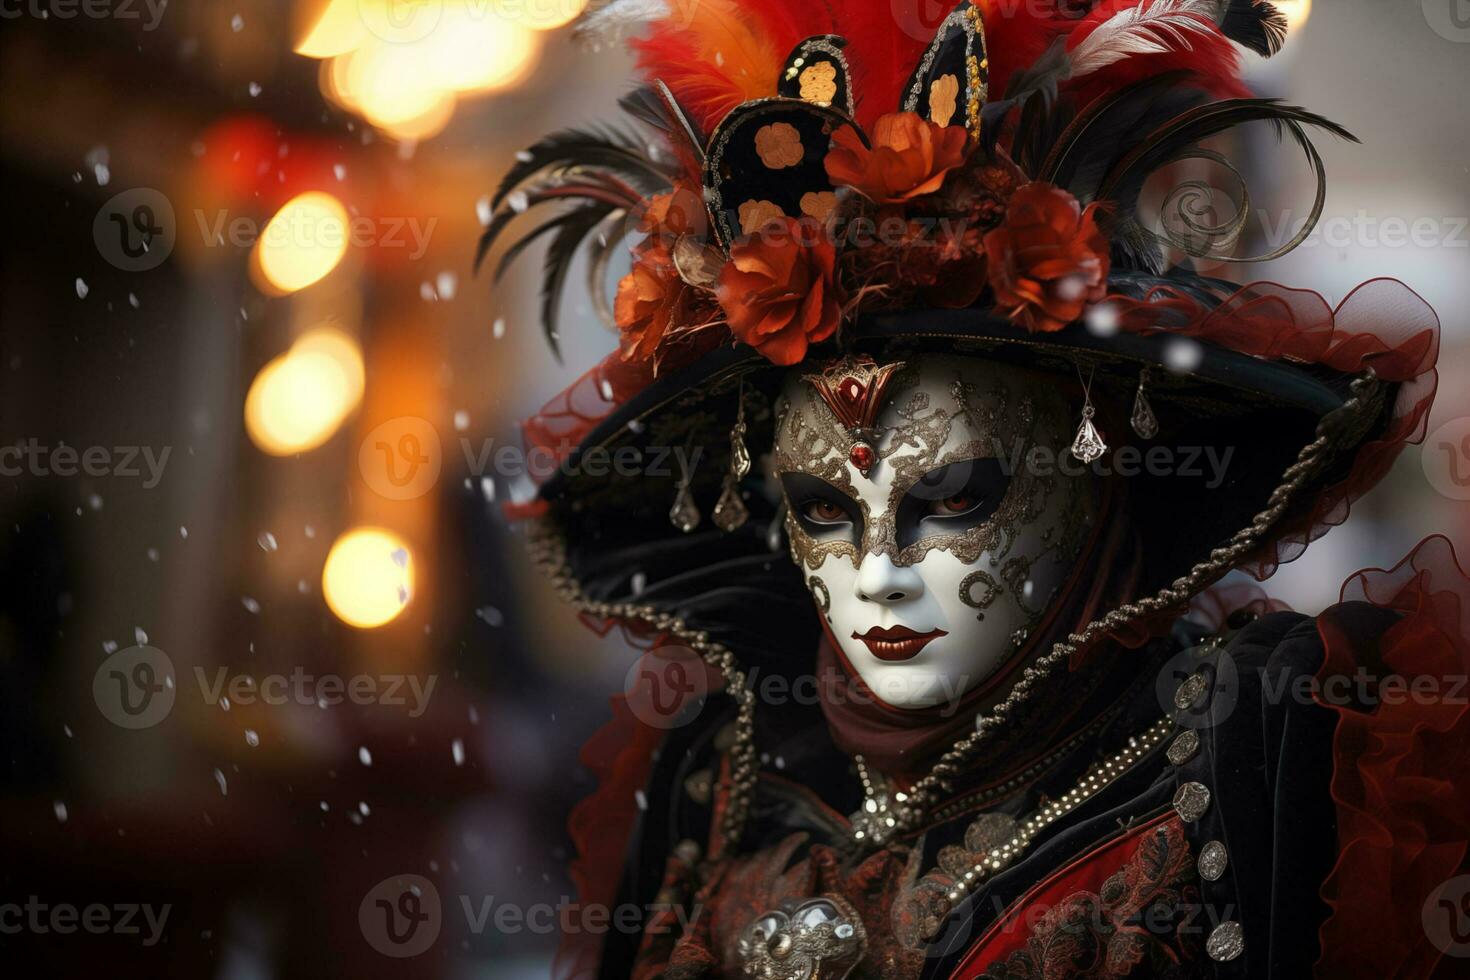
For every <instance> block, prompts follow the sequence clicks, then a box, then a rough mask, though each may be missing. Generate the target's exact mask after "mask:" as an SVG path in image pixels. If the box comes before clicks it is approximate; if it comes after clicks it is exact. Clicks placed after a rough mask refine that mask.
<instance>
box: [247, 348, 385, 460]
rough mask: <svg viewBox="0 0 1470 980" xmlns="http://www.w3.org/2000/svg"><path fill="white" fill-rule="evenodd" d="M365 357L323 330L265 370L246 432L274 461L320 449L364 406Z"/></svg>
mask: <svg viewBox="0 0 1470 980" xmlns="http://www.w3.org/2000/svg"><path fill="white" fill-rule="evenodd" d="M362 391H363V365H362V352H361V351H360V350H359V348H358V346H357V342H356V341H355V340H353V339H352V338H351V337H348V336H347V335H346V334H344V333H342V332H341V331H339V330H335V329H332V328H318V329H316V330H313V331H311V332H309V333H307V334H305V335H304V336H303V337H302V338H301V340H299V341H298V342H297V343H296V344H294V345H293V346H292V347H291V349H290V350H289V351H287V352H286V353H284V354H282V355H281V356H279V357H277V358H275V359H274V360H272V361H270V362H269V363H268V364H266V366H265V367H263V368H261V369H260V373H259V374H257V375H256V376H255V380H254V381H253V382H252V383H251V385H250V391H249V393H248V394H247V395H246V396H245V431H246V433H248V434H249V436H250V440H251V442H253V443H255V445H256V446H257V447H258V448H259V449H260V450H261V451H262V452H265V453H268V454H270V455H272V456H290V455H293V454H295V453H303V452H306V451H308V450H311V449H315V448H316V447H318V446H320V445H321V444H322V443H324V442H326V441H327V440H328V439H330V438H331V437H332V435H333V433H335V432H336V431H337V429H338V428H339V427H340V426H341V425H342V422H343V420H345V419H346V418H347V416H348V415H349V414H350V413H351V412H352V410H353V409H355V408H356V407H357V406H358V404H359V403H360V402H361V401H362Z"/></svg>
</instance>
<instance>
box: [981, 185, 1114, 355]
mask: <svg viewBox="0 0 1470 980" xmlns="http://www.w3.org/2000/svg"><path fill="white" fill-rule="evenodd" d="M1097 210H1098V205H1096V204H1091V205H1088V207H1087V209H1086V210H1085V211H1084V210H1083V209H1082V206H1081V205H1080V204H1078V203H1077V199H1076V198H1075V197H1073V196H1072V195H1071V194H1068V193H1067V192H1066V191H1064V190H1061V189H1060V188H1057V187H1053V186H1052V185H1050V184H1043V183H1032V184H1027V185H1025V186H1024V187H1021V188H1020V189H1019V190H1017V191H1016V193H1015V194H1014V195H1012V196H1011V199H1010V203H1009V205H1008V206H1007V208H1006V217H1005V221H1004V222H1003V223H1002V224H1001V226H1000V227H998V228H996V229H995V230H994V231H992V232H990V233H989V234H987V235H986V236H985V252H986V255H987V257H988V259H989V263H990V286H991V288H992V289H993V290H994V291H995V304H996V306H997V307H999V308H1000V309H1002V310H1005V311H1006V312H1007V314H1008V315H1009V316H1010V318H1011V319H1012V320H1014V321H1015V322H1017V323H1019V324H1022V325H1023V326H1025V328H1026V329H1027V330H1029V331H1031V332H1032V333H1036V332H1042V333H1050V332H1052V331H1055V330H1060V329H1062V328H1063V327H1065V326H1066V325H1067V324H1069V323H1073V322H1075V321H1076V320H1078V319H1080V318H1081V316H1082V314H1083V312H1084V311H1085V310H1086V309H1087V307H1088V305H1089V304H1091V303H1096V302H1098V301H1099V300H1101V299H1102V298H1103V297H1104V296H1105V295H1106V294H1107V287H1108V268H1109V266H1110V260H1109V255H1108V240H1107V237H1106V236H1105V235H1103V233H1102V231H1101V230H1100V229H1099V228H1098V226H1097Z"/></svg>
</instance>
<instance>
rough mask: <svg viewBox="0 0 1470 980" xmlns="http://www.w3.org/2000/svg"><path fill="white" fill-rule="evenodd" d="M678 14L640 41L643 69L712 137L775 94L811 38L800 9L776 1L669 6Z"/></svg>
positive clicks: (676, 1)
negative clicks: (744, 107) (736, 114)
mask: <svg viewBox="0 0 1470 980" xmlns="http://www.w3.org/2000/svg"><path fill="white" fill-rule="evenodd" d="M669 7H670V9H671V10H672V15H671V16H670V17H668V18H666V19H665V20H662V21H660V22H658V23H656V24H655V25H654V26H653V30H652V31H651V32H650V33H649V35H648V37H646V38H644V39H642V40H637V41H634V42H633V47H634V49H635V50H637V52H638V68H639V70H640V71H642V72H643V75H644V77H646V78H647V79H649V80H650V81H653V80H659V81H662V82H664V83H665V84H666V85H668V87H669V91H671V92H673V93H674V95H675V96H676V97H678V99H679V103H680V104H681V105H682V106H683V107H684V109H685V111H687V112H688V113H689V115H690V118H691V119H692V120H693V121H694V123H695V124H696V125H698V126H699V127H700V128H701V129H703V130H704V132H705V133H706V134H708V133H709V132H710V131H712V130H713V129H714V128H715V125H716V124H717V123H719V121H720V120H721V119H723V118H724V117H725V115H726V113H728V112H729V111H730V110H731V109H733V108H735V107H736V106H737V105H739V104H740V103H742V102H746V101H748V100H750V99H759V98H765V97H767V96H771V95H775V94H776V81H777V76H778V75H779V74H780V71H781V65H782V63H783V61H784V60H785V58H786V55H787V54H788V53H790V51H791V49H792V48H794V47H796V45H797V42H799V41H800V40H801V39H802V38H804V37H807V36H808V35H809V34H824V33H827V28H826V27H825V26H824V27H823V28H822V29H819V30H815V31H808V32H806V33H802V31H801V29H800V27H799V26H798V25H797V24H796V22H795V16H794V10H793V9H791V8H795V7H797V4H794V3H790V2H784V3H777V2H773V0H759V2H749V0H746V2H742V3H736V2H735V0H670V2H669Z"/></svg>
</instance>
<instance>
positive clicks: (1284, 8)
mask: <svg viewBox="0 0 1470 980" xmlns="http://www.w3.org/2000/svg"><path fill="white" fill-rule="evenodd" d="M1275 4H1276V9H1278V10H1280V11H1281V12H1282V13H1283V14H1285V15H1286V23H1287V30H1289V31H1299V30H1301V29H1302V28H1303V27H1304V26H1306V23H1307V18H1308V17H1311V16H1312V0H1275Z"/></svg>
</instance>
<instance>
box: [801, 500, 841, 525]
mask: <svg viewBox="0 0 1470 980" xmlns="http://www.w3.org/2000/svg"><path fill="white" fill-rule="evenodd" d="M801 516H802V517H805V518H806V519H807V520H809V521H811V522H812V523H813V524H846V523H847V511H845V510H843V509H842V508H841V507H839V506H837V505H836V504H834V503H833V502H832V501H830V500H809V501H807V502H806V503H804V504H802V505H801Z"/></svg>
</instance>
